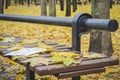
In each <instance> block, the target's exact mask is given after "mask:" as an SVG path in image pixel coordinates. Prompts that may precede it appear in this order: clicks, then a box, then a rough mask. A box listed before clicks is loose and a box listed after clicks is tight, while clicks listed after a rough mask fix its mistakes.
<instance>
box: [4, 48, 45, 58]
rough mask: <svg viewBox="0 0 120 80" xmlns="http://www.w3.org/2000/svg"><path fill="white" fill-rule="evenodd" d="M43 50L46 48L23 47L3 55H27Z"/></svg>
mask: <svg viewBox="0 0 120 80" xmlns="http://www.w3.org/2000/svg"><path fill="white" fill-rule="evenodd" d="M45 51H46V49H43V48H24V49H20V50H17V51H13V52H10V53H7V54H5V55H4V56H29V55H32V54H36V53H40V52H45Z"/></svg>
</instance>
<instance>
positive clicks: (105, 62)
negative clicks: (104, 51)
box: [35, 58, 119, 76]
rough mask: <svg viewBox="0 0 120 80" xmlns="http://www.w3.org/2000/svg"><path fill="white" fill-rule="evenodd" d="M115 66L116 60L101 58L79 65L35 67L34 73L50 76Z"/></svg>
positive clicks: (117, 62)
mask: <svg viewBox="0 0 120 80" xmlns="http://www.w3.org/2000/svg"><path fill="white" fill-rule="evenodd" d="M117 64H119V61H118V59H117V58H103V59H93V60H87V61H82V62H81V63H80V64H79V65H75V64H74V65H71V66H64V65H62V64H59V65H57V64H54V65H48V66H41V67H35V72H36V73H37V74H39V75H41V76H42V75H52V74H57V73H62V72H69V71H77V70H78V71H80V70H85V69H91V68H98V67H104V66H111V65H117Z"/></svg>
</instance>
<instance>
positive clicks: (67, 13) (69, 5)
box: [66, 0, 71, 16]
mask: <svg viewBox="0 0 120 80" xmlns="http://www.w3.org/2000/svg"><path fill="white" fill-rule="evenodd" d="M70 2H71V0H66V16H70V15H71V4H70Z"/></svg>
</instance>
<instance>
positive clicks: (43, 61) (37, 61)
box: [21, 57, 50, 67]
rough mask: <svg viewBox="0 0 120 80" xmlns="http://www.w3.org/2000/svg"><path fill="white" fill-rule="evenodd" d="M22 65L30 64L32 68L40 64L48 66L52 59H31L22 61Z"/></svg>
mask: <svg viewBox="0 0 120 80" xmlns="http://www.w3.org/2000/svg"><path fill="white" fill-rule="evenodd" d="M21 62H22V63H28V62H30V66H32V67H34V66H36V65H38V64H43V65H48V64H49V62H50V59H48V58H41V57H36V58H31V59H27V60H24V61H21Z"/></svg>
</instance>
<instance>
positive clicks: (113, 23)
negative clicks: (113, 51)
mask: <svg viewBox="0 0 120 80" xmlns="http://www.w3.org/2000/svg"><path fill="white" fill-rule="evenodd" d="M108 28H109V31H111V32H114V31H116V30H117V29H118V22H117V21H116V20H114V19H113V20H110V22H109V24H108Z"/></svg>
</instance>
